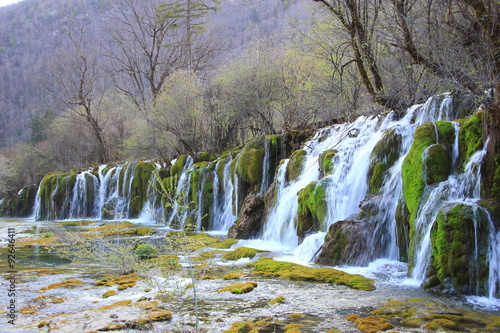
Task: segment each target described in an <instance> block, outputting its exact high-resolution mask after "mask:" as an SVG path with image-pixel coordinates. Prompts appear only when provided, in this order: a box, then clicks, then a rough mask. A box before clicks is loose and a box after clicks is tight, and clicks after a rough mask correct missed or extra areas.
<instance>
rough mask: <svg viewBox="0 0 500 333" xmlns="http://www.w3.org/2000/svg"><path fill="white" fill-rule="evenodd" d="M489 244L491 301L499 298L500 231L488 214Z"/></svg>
mask: <svg viewBox="0 0 500 333" xmlns="http://www.w3.org/2000/svg"><path fill="white" fill-rule="evenodd" d="M488 222H489V223H488V227H489V240H488V241H489V244H488V256H487V259H488V265H489V273H488V286H487V292H488V293H487V295H488V297H489V298H490V299H493V298H495V297H498V296H499V291H500V290H499V288H500V231H497V230H496V228H495V225H494V224H493V220H492V219H491V216H490V214H489V213H488Z"/></svg>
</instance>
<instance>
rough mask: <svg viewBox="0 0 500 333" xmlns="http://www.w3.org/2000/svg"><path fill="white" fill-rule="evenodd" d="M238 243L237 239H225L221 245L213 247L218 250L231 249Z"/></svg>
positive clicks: (217, 244)
mask: <svg viewBox="0 0 500 333" xmlns="http://www.w3.org/2000/svg"><path fill="white" fill-rule="evenodd" d="M236 243H238V241H237V240H236V239H234V238H228V239H225V240H224V241H223V242H221V243H216V244H214V245H212V247H214V248H216V249H229V248H230V247H231V246H233V245H234V244H236Z"/></svg>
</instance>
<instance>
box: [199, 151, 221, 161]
mask: <svg viewBox="0 0 500 333" xmlns="http://www.w3.org/2000/svg"><path fill="white" fill-rule="evenodd" d="M217 157H218V156H217V154H214V153H209V152H203V153H199V154H198V162H212V161H214V160H216V159H217Z"/></svg>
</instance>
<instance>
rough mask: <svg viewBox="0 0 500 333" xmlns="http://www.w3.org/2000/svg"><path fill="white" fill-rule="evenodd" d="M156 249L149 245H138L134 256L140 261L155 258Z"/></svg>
mask: <svg viewBox="0 0 500 333" xmlns="http://www.w3.org/2000/svg"><path fill="white" fill-rule="evenodd" d="M157 252H158V251H157V250H156V247H155V246H154V245H151V244H140V245H139V246H138V247H137V249H135V251H134V254H135V255H136V256H137V257H138V258H139V259H141V260H145V259H152V258H157V257H158V254H157Z"/></svg>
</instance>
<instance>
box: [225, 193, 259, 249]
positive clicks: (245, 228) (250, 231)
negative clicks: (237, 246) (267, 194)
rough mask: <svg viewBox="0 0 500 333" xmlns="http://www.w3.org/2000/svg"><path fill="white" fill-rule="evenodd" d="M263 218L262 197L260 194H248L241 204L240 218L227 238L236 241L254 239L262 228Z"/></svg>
mask: <svg viewBox="0 0 500 333" xmlns="http://www.w3.org/2000/svg"><path fill="white" fill-rule="evenodd" d="M263 217H264V197H263V195H262V194H260V193H250V194H249V195H247V197H246V199H245V201H244V202H243V207H242V209H241V213H240V217H239V218H238V220H237V221H236V222H235V223H234V224H233V226H232V227H231V228H230V229H229V232H228V237H230V238H236V239H248V238H252V237H256V236H257V235H258V234H259V232H260V229H261V227H262V222H263Z"/></svg>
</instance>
